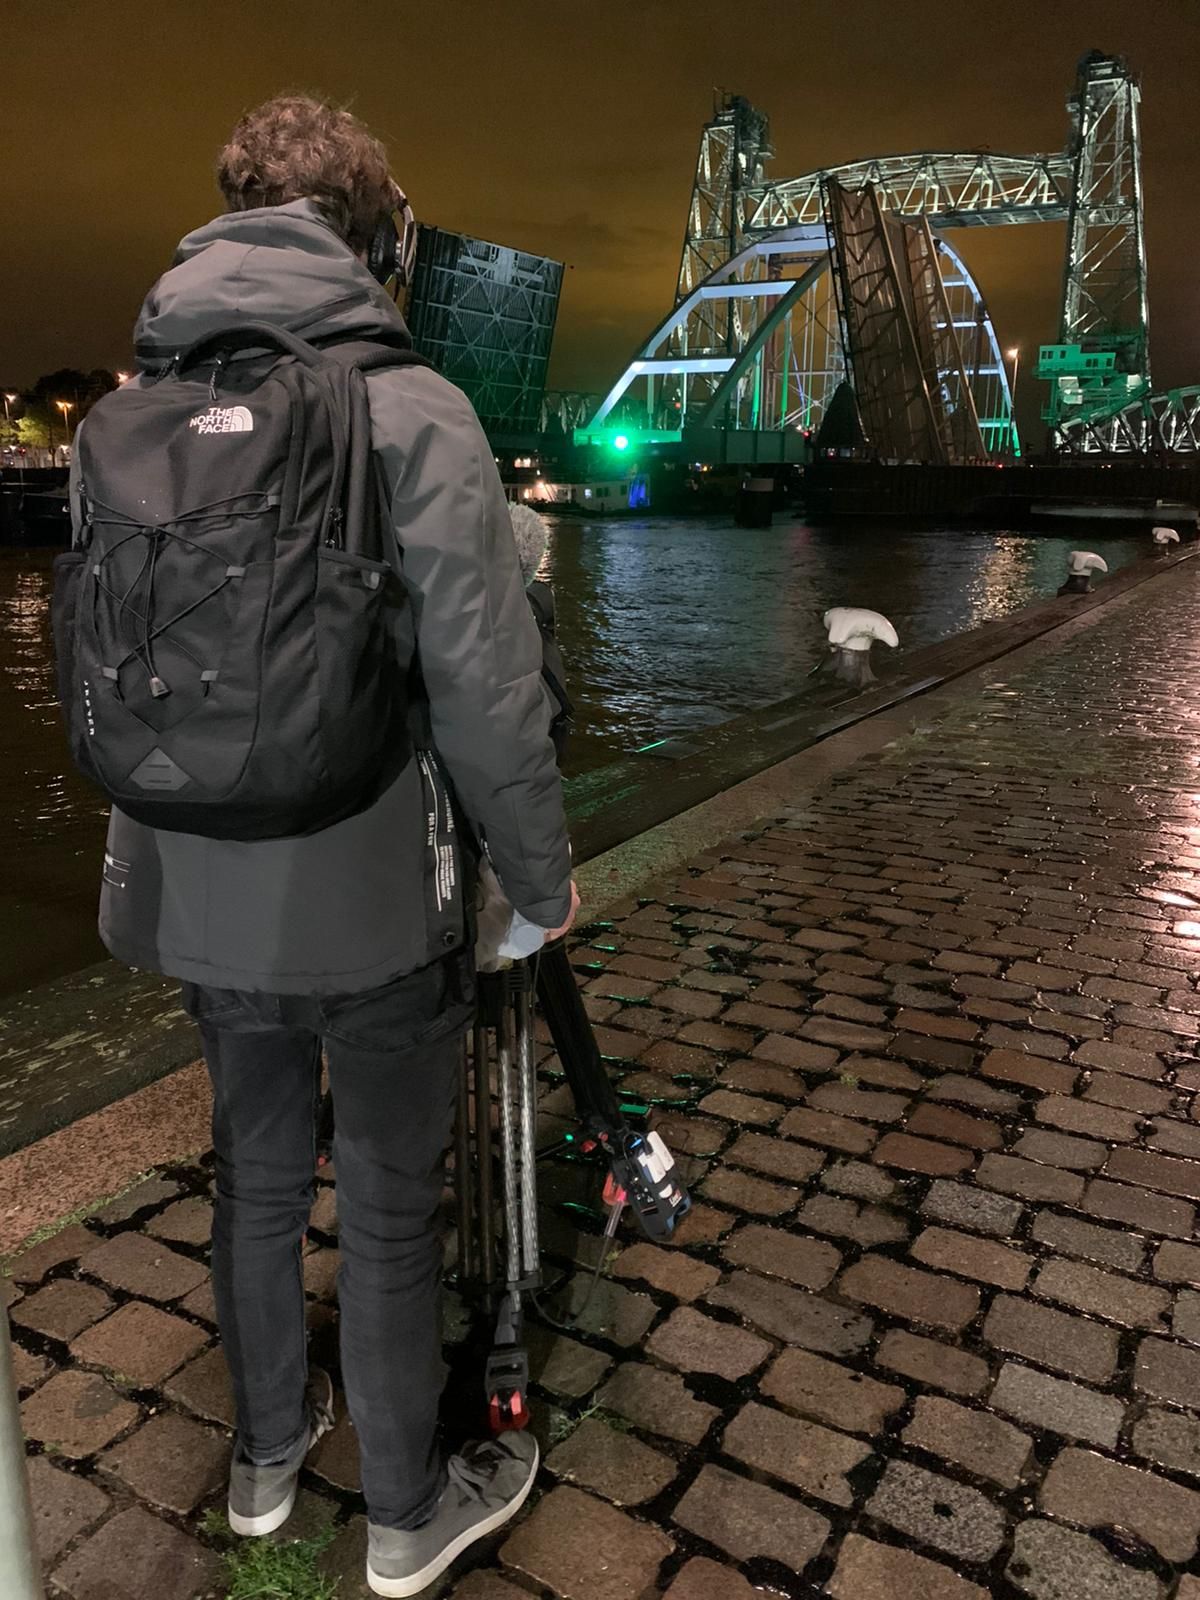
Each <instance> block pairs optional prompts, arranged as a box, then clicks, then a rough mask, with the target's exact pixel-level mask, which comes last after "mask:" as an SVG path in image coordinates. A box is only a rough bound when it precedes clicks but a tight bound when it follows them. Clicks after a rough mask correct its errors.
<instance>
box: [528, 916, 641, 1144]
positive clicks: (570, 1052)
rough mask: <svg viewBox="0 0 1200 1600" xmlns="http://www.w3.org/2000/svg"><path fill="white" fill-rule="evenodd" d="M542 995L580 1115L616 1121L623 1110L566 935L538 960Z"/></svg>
mask: <svg viewBox="0 0 1200 1600" xmlns="http://www.w3.org/2000/svg"><path fill="white" fill-rule="evenodd" d="M537 989H538V999H539V1000H540V1001H541V1005H542V1015H543V1016H544V1017H545V1019H546V1026H547V1027H548V1028H549V1029H550V1037H551V1038H552V1039H553V1040H554V1048H555V1050H557V1052H558V1059H559V1062H560V1063H561V1065H562V1069H563V1072H564V1073H565V1074H566V1078H567V1082H568V1084H569V1085H570V1087H571V1094H572V1096H573V1098H574V1100H575V1109H576V1111H577V1112H578V1114H579V1120H580V1121H581V1122H583V1123H584V1124H586V1123H587V1122H588V1120H589V1119H590V1118H592V1117H597V1118H599V1119H600V1121H602V1122H604V1123H606V1124H608V1125H610V1126H611V1125H615V1124H616V1123H617V1122H619V1121H620V1118H621V1112H620V1107H619V1106H618V1104H617V1096H616V1091H615V1090H614V1089H613V1086H612V1079H611V1078H610V1077H609V1075H608V1069H607V1068H606V1067H605V1065H604V1058H603V1057H602V1056H601V1054H600V1046H599V1045H598V1044H597V1043H596V1035H595V1034H594V1033H593V1032H592V1024H591V1019H590V1018H589V1017H588V1014H587V1012H586V1011H585V1010H584V1006H583V997H582V996H581V995H580V993H579V988H578V985H577V984H576V982H575V974H574V973H573V972H572V971H571V962H570V959H569V958H568V956H567V946H566V942H565V940H562V939H558V940H556V941H555V942H554V943H553V944H548V945H546V947H545V949H544V950H543V951H542V953H541V956H540V957H539V960H538V975H537Z"/></svg>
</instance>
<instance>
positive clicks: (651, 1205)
mask: <svg viewBox="0 0 1200 1600" xmlns="http://www.w3.org/2000/svg"><path fill="white" fill-rule="evenodd" d="M535 993H536V996H537V1000H538V1002H539V1003H540V1005H541V1008H542V1014H543V1016H544V1017H545V1019H546V1023H547V1026H548V1027H549V1029H550V1036H551V1038H552V1039H553V1041H554V1047H555V1050H556V1051H557V1052H558V1058H559V1061H560V1062H561V1064H562V1068H563V1072H564V1074H565V1076H566V1079H567V1083H568V1085H569V1086H570V1089H571V1093H572V1096H573V1097H574V1100H575V1110H576V1114H577V1115H578V1117H579V1121H580V1124H581V1127H582V1133H583V1138H582V1141H581V1143H580V1148H581V1149H582V1150H583V1151H584V1152H585V1153H588V1152H595V1153H597V1154H599V1155H602V1156H603V1157H604V1158H605V1160H606V1161H607V1163H608V1168H609V1171H608V1179H607V1182H606V1184H605V1190H604V1198H605V1202H606V1204H608V1206H609V1207H610V1222H611V1225H612V1227H614V1228H615V1225H616V1222H617V1220H618V1218H619V1216H620V1214H621V1211H622V1210H623V1209H624V1207H625V1206H626V1205H628V1206H630V1207H631V1209H632V1211H633V1214H634V1216H635V1217H636V1218H637V1220H638V1222H639V1224H640V1225H641V1227H642V1230H643V1231H644V1232H645V1233H646V1234H647V1235H648V1236H649V1237H650V1238H651V1239H663V1238H667V1237H668V1236H669V1235H670V1234H671V1232H672V1231H673V1229H674V1227H675V1224H676V1222H677V1221H678V1220H679V1218H680V1217H681V1216H683V1215H685V1213H686V1212H687V1211H688V1210H689V1209H690V1207H691V1199H690V1198H689V1196H688V1192H687V1189H686V1187H685V1186H684V1183H683V1180H682V1179H681V1178H680V1176H679V1172H678V1170H677V1168H676V1166H675V1161H674V1158H673V1157H672V1155H671V1153H670V1151H669V1150H668V1149H667V1147H666V1145H665V1144H664V1143H663V1141H662V1139H661V1138H660V1137H659V1136H658V1134H656V1133H642V1132H641V1131H639V1130H638V1129H635V1128H633V1127H632V1126H631V1125H630V1123H629V1122H628V1120H627V1119H626V1118H625V1116H624V1115H623V1113H622V1111H621V1108H620V1106H619V1104H618V1102H617V1096H616V1093H615V1092H614V1090H613V1086H612V1082H611V1080H610V1078H609V1076H608V1071H607V1069H606V1068H605V1065H604V1059H603V1057H602V1056H601V1054H600V1047H599V1045H598V1044H597V1043H596V1036H595V1034H594V1033H593V1031H592V1025H591V1022H590V1020H589V1019H588V1015H587V1012H586V1010H585V1009H584V1005H583V1000H582V997H581V996H580V993H579V989H578V987H577V985H576V983H575V975H574V973H573V972H572V970H571V964H570V961H569V959H568V956H567V947H566V943H565V941H563V940H561V939H560V940H558V941H556V942H555V943H554V944H551V945H547V946H545V948H544V949H543V950H541V951H540V952H539V953H538V954H537V955H536V956H533V957H530V958H529V959H527V960H524V961H514V962H513V963H512V964H511V965H510V966H508V967H506V968H505V969H503V970H502V971H500V972H495V973H481V974H480V977H479V1009H478V1011H477V1013H476V1018H475V1026H474V1034H473V1039H472V1049H471V1053H470V1058H469V1060H468V1056H467V1052H466V1051H465V1050H464V1052H463V1059H462V1066H461V1069H460V1077H459V1087H458V1114H457V1120H456V1124H455V1132H454V1169H455V1170H454V1189H455V1214H456V1223H457V1230H458V1260H459V1274H460V1278H461V1281H462V1283H463V1285H464V1287H466V1288H468V1289H470V1290H474V1291H475V1292H476V1293H477V1294H478V1295H479V1296H480V1297H481V1298H482V1300H483V1303H484V1305H485V1306H486V1308H487V1311H488V1313H489V1315H494V1316H495V1319H496V1326H495V1335H494V1339H493V1343H492V1350H491V1354H490V1355H489V1357H488V1361H487V1370H486V1377H485V1384H486V1395H487V1405H488V1418H489V1421H490V1423H491V1426H492V1428H493V1430H494V1431H495V1432H497V1433H499V1432H503V1431H505V1430H507V1429H512V1428H523V1427H524V1426H525V1425H526V1423H527V1422H528V1420H529V1409H528V1395H527V1391H528V1386H529V1361H528V1357H527V1355H526V1353H525V1349H524V1345H523V1342H522V1339H523V1329H524V1304H525V1300H526V1297H527V1296H531V1295H533V1294H535V1293H536V1292H537V1290H538V1289H539V1288H540V1286H541V1261H540V1251H539V1243H538V1214H537V1152H536V1133H537V1072H536V1066H535V1060H534V1037H533V1017H534V1006H533V1002H534V995H535ZM332 1141H333V1104H332V1101H331V1099H330V1097H329V1096H328V1095H326V1096H325V1100H324V1102H323V1104H322V1108H321V1117H320V1126H319V1132H318V1149H319V1150H323V1151H324V1152H325V1159H328V1153H329V1151H330V1150H331V1148H332Z"/></svg>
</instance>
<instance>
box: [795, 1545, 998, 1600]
mask: <svg viewBox="0 0 1200 1600" xmlns="http://www.w3.org/2000/svg"><path fill="white" fill-rule="evenodd" d="M827 1591H828V1593H829V1594H831V1595H833V1596H835V1600H986V1597H987V1590H986V1589H981V1588H980V1587H979V1585H978V1584H976V1583H969V1582H968V1581H967V1579H966V1578H962V1577H959V1576H958V1575H957V1574H956V1573H955V1572H953V1571H952V1570H951V1568H950V1567H947V1566H944V1565H943V1564H942V1563H941V1562H940V1561H930V1560H929V1559H928V1557H926V1556H920V1555H917V1554H916V1552H915V1551H912V1550H903V1549H898V1548H897V1547H896V1546H895V1545H891V1544H879V1543H877V1542H876V1541H875V1540H874V1539H864V1538H863V1537H862V1535H861V1534H857V1533H851V1534H849V1535H847V1537H846V1539H845V1540H844V1541H843V1543H842V1548H841V1551H840V1552H839V1554H838V1563H837V1567H836V1568H835V1569H834V1573H833V1576H832V1578H831V1579H830V1580H829V1583H828V1585H827Z"/></svg>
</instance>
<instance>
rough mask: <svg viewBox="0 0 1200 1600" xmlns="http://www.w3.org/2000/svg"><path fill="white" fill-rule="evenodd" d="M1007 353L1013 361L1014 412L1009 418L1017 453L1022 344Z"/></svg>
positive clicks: (1014, 452) (1014, 449) (1010, 434)
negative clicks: (1019, 372) (1018, 391)
mask: <svg viewBox="0 0 1200 1600" xmlns="http://www.w3.org/2000/svg"><path fill="white" fill-rule="evenodd" d="M1007 354H1008V359H1009V360H1010V361H1011V362H1012V387H1011V389H1010V390H1009V393H1010V395H1011V397H1012V412H1011V415H1010V418H1009V439H1010V441H1011V443H1012V450H1013V454H1014V455H1015V454H1016V449H1017V367H1018V365H1019V363H1020V360H1021V347H1020V345H1019V344H1015V345H1013V347H1012V349H1011V350H1009V351H1008V352H1007Z"/></svg>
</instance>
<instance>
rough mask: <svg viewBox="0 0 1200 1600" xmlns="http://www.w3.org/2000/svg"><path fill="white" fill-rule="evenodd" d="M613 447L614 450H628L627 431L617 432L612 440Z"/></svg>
mask: <svg viewBox="0 0 1200 1600" xmlns="http://www.w3.org/2000/svg"><path fill="white" fill-rule="evenodd" d="M613 449H614V450H628V449H629V435H628V434H627V433H619V434H618V435H617V437H616V438H615V439H614V440H613Z"/></svg>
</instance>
